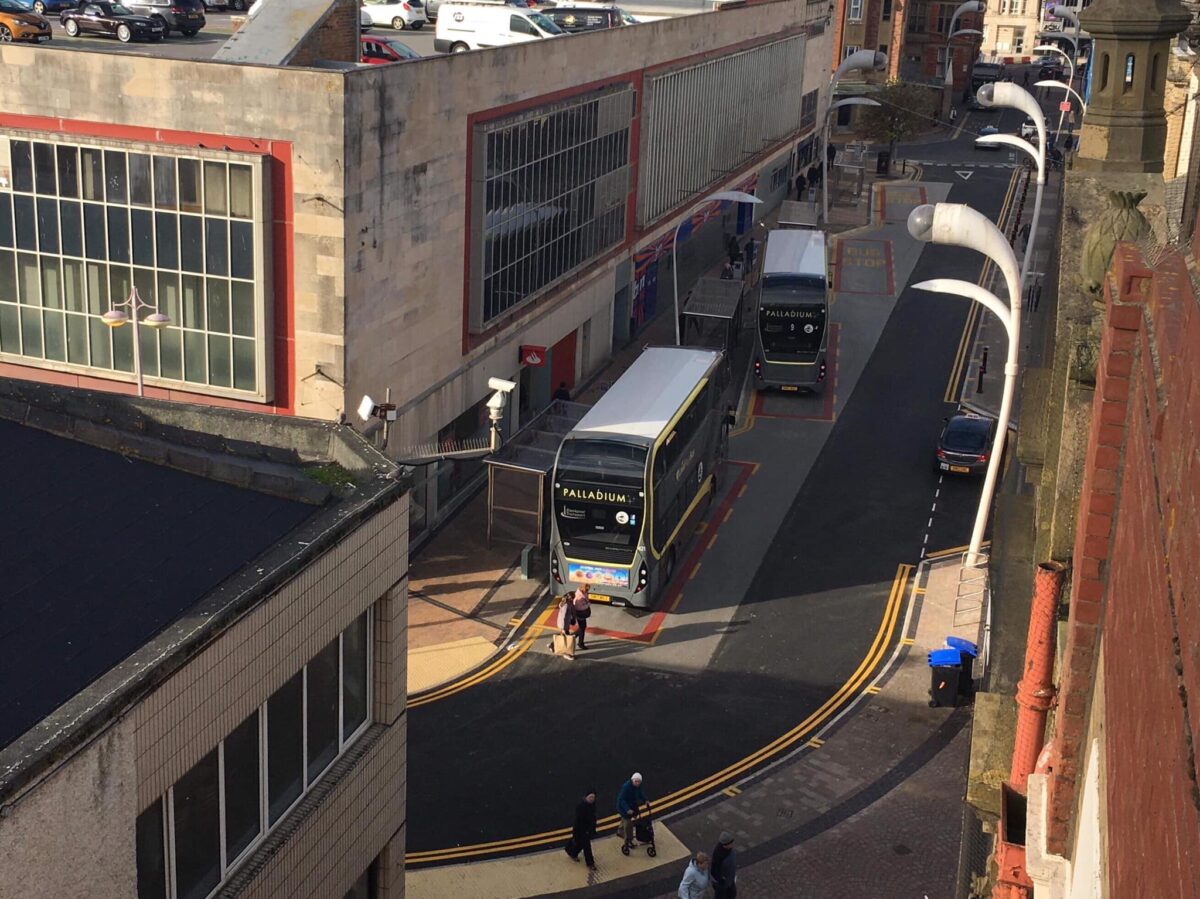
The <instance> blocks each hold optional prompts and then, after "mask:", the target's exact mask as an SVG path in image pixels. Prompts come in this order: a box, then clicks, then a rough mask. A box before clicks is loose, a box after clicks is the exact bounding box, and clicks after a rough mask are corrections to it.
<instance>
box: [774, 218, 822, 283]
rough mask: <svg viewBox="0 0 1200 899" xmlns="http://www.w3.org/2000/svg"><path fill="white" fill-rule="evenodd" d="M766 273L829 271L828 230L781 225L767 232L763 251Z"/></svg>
mask: <svg viewBox="0 0 1200 899" xmlns="http://www.w3.org/2000/svg"><path fill="white" fill-rule="evenodd" d="M762 273H763V276H764V277H766V276H767V275H790V274H805V275H820V276H821V277H822V278H824V277H825V274H826V262H825V232H824V231H808V230H803V229H799V228H790V229H781V230H778V231H771V232H770V233H769V234H767V250H766V252H765V253H763V270H762Z"/></svg>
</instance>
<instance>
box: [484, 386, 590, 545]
mask: <svg viewBox="0 0 1200 899" xmlns="http://www.w3.org/2000/svg"><path fill="white" fill-rule="evenodd" d="M589 408H591V407H590V406H589V405H588V404H587V403H571V402H567V401H566V400H555V401H554V402H552V403H551V404H550V405H549V406H547V407H546V408H545V410H543V411H542V412H541V413H539V414H538V415H537V417H536V418H534V419H533V421H531V422H529V424H527V425H525V427H523V428H521V430H519V431H517V433H515V434H514V435H513V436H512V437H511V438H509V439H508V440H506V441H505V443H504V445H503V446H502V447H500V450H499V452H496V453H492V454H491V455H490V456H488V457H486V458H485V459H484V460H483V461H484V462H485V463H486V464H487V470H488V524H487V541H488V546H491V545H492V541H493V540H501V541H505V542H512V543H520V544H522V545H525V546H545V545H546V543H547V541H548V540H549V537H550V535H549V531H548V529H547V528H546V516H547V513H548V510H549V494H550V475H551V473H552V472H553V471H554V460H555V457H556V456H557V455H558V447H559V446H560V445H561V444H562V441H563V438H564V437H565V436H566V435H567V434H568V433H570V431H571V429H572V428H574V427H575V425H577V424H578V423H579V421H580V419H582V418H583V415H584V413H585V412H587V410H588V409H589Z"/></svg>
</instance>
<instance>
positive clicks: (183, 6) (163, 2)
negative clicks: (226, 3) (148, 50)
mask: <svg viewBox="0 0 1200 899" xmlns="http://www.w3.org/2000/svg"><path fill="white" fill-rule="evenodd" d="M125 6H126V7H127V8H128V9H129V11H130V12H132V13H135V14H136V15H139V16H147V17H149V18H151V19H158V20H159V21H160V22H162V26H163V35H164V36H166V35H168V34H170V33H171V32H172V31H178V32H179V33H180V34H182V35H183V36H184V37H195V36H196V35H197V34H199V33H200V29H201V28H203V27H204V25H205V23H206V21H207V20H206V19H205V18H204V4H203V3H202V2H201V0H125Z"/></svg>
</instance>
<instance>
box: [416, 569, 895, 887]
mask: <svg viewBox="0 0 1200 899" xmlns="http://www.w3.org/2000/svg"><path fill="white" fill-rule="evenodd" d="M912 572H913V566H912V565H899V566H897V569H896V576H895V578H894V579H893V581H892V589H891V593H890V594H889V597H888V604H887V606H886V607H885V609H884V615H883V618H882V619H881V620H880V623H879V629H878V630H877V631H876V633H875V639H874V641H873V642H872V643H871V647H870V649H869V650H868V651H867V654H866V655H865V656H864V657H863V659H862V661H861V662H860V663H859V665H858V668H857V669H855V671H854V673H853V674H852V675H851V676H850V677H849V678H848V679H847V680H846V681H845V683H843V684H842V686H841V687H839V688H838V689H837V691H836V692H835V693H834V694H833V695H832V696H830V697H829V699H827V700H826V701H825V702H824V703H823V704H822V705H821V706H820V708H818V709H817V710H816V711H814V712H813V713H812V714H811V715H809V716H808V717H807V718H805V719H804V720H803V721H801V722H800V723H799V724H797V725H796V726H795V727H793V728H792V729H791V730H789V731H788V732H787V733H784V734H782V735H781V736H779V737H777V738H776V739H775V740H772V741H771V742H770V743H768V744H767V745H766V746H763V747H762V748H760V749H758V750H756V751H755V752H753V753H751V754H750V755H748V756H746V757H745V758H743V759H741V760H740V761H737V762H734V763H733V764H731V765H728V766H727V767H725V768H723V769H721V770H720V771H717V772H715V773H713V774H710V775H709V776H708V777H705V778H704V779H703V780H699V781H697V782H696V783H694V784H691V785H690V786H687V787H683V788H682V789H679V790H676V791H675V792H674V793H671V794H670V795H668V796H664V797H663V798H661V799H659V800H658V801H657V802H655V803H654V807H655V809H656V810H657V811H658V813H659V814H660V815H661V814H662V813H663V812H665V811H667V810H668V809H670V808H673V807H675V806H677V805H681V804H683V803H685V802H687V801H688V800H690V799H693V798H695V797H697V796H699V795H702V794H704V793H706V792H708V791H709V790H711V789H713V788H715V787H717V785H718V784H720V783H722V782H724V781H728V780H730V779H733V778H735V777H738V776H740V775H742V774H743V773H745V772H746V771H749V770H751V769H752V768H754V767H755V766H757V765H759V764H761V763H762V762H764V761H766V760H767V759H769V758H771V757H772V756H775V755H778V754H780V753H781V752H783V751H784V750H786V749H788V748H789V747H791V746H794V745H795V744H797V743H798V742H799V741H800V740H801V739H803V738H804V737H805V736H807V735H808V734H810V733H812V732H813V731H814V730H816V729H817V727H819V726H820V725H821V724H822V723H823V722H824V721H826V720H828V719H829V718H831V717H832V716H833V715H834V714H835V713H836V712H837V711H838V709H839V708H841V707H842V706H843V705H845V704H846V703H847V702H848V701H849V700H850V699H851V697H852V696H854V695H855V694H856V693H857V691H858V690H859V689H860V688H861V687H862V685H863V684H864V683H865V682H866V681H867V679H868V677H869V676H870V674H871V672H872V671H873V670H874V669H875V668H876V666H878V664H879V663H880V661H882V659H883V657H884V654H885V652H886V650H887V647H888V644H889V643H890V642H891V638H892V634H893V633H894V632H895V629H896V621H897V619H898V617H899V612H900V608H901V607H902V605H903V597H904V594H905V589H904V588H905V586H906V585H907V583H908V579H909V578H910V577H911V575H912ZM547 613H549V609H547ZM598 824H599V828H600V829H601V830H611V829H612V828H614V827H616V825H617V816H616V815H609V816H607V817H606V818H603V819H601V820H600V821H599V822H598ZM569 834H570V828H559V829H558V830H553V831H546V832H545V833H540V834H530V835H528V836H523V837H511V838H509V839H504V840H494V841H492V842H488V843H476V844H473V845H468V846H457V847H454V848H449V849H434V850H430V851H427V852H414V853H410V854H409V855H407V856H405V861H406V862H407V863H410V864H424V863H429V862H437V861H450V860H452V859H465V858H469V857H472V856H481V855H494V854H497V853H501V852H510V851H516V850H518V849H530V848H533V847H536V846H546V845H549V844H552V843H556V842H558V841H560V840H562V839H565V838H566V837H567V836H568V835H569Z"/></svg>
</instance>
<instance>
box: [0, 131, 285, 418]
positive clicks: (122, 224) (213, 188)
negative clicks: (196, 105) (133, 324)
mask: <svg viewBox="0 0 1200 899" xmlns="http://www.w3.org/2000/svg"><path fill="white" fill-rule="evenodd" d="M10 149H11V158H12V178H11V192H9V191H3V192H0V250H2V249H4V248H11V249H19V250H23V251H25V252H26V253H28V254H29V263H28V264H29V265H30V266H32V268H27V269H25V270H24V271H25V272H26V273H28V272H32V271H41V272H43V273H47V272H49V273H51V274H50V275H49V276H48V277H43V278H41V279H40V280H33V279H32V276H30V277H29V278H27V279H26V280H24V281H23V282H22V285H23V286H24V287H25V288H27V291H26V292H25V293H22V292H20V291H18V290H17V289H16V288H15V286H13V285H7V284H6V283H5V282H4V280H3V275H4V270H3V268H2V267H0V352H3V353H6V354H10V355H14V356H20V357H23V360H22V361H26V360H28V361H36V360H48V361H50V362H55V363H67V364H71V365H78V366H82V367H85V368H88V369H100V370H102V371H103V370H108V371H122V372H128V373H132V372H133V353H132V351H131V347H132V337H131V336H130V335H128V334H124V333H123V332H125V331H129V330H132V329H130V328H117V329H112V330H110V329H109V328H106V327H104V326H103V325H102V323H101V322H100V316H102V315H103V314H104V313H105V312H107V311H108V310H109V309H110V308H111V303H114V302H122V301H124V300H125V299H127V298H128V294H129V288H130V286H132V285H133V284H136V285H137V287H138V294H139V296H140V297H141V299H142V300H143V301H145V302H148V303H152V304H156V305H158V307H159V308H160V310H161V311H163V312H165V313H166V314H168V315H170V316H171V325H170V327H168V328H166V329H162V330H158V331H155V330H152V329H145V332H144V333H143V334H142V342H143V349H144V352H143V361H144V362H145V361H147V360H159V359H169V360H170V364H162V365H160V364H158V363H157V362H154V364H152V365H147V366H146V367H144V368H143V374H144V375H145V376H146V378H147V380H149V381H150V382H152V383H153V382H154V381H155V380H156V379H157V380H161V381H166V382H171V383H170V384H169V385H168V386H180V385H182V386H185V387H187V388H189V389H199V390H201V391H205V390H209V389H215V390H220V391H239V392H242V393H245V394H250V395H251V396H248V397H247V398H257V397H259V396H263V395H265V391H264V385H263V375H264V370H265V352H266V335H264V334H263V333H261V332H262V331H263V327H262V324H261V322H262V321H263V320H264V315H263V314H261V311H262V310H263V309H265V302H266V301H265V298H264V296H263V291H262V287H261V285H260V284H258V283H257V282H256V280H255V277H256V274H257V273H258V272H259V271H261V269H262V266H261V264H260V263H259V262H258V261H257V258H256V257H257V256H258V254H259V253H260V252H261V251H260V249H259V248H260V246H261V245H262V241H263V233H264V228H265V222H264V217H263V213H262V212H261V202H260V201H259V200H257V199H256V194H257V190H256V187H255V177H254V167H253V166H251V165H250V164H247V163H240V162H233V161H228V160H210V159H204V160H200V159H193V158H188V157H177V156H171V155H165V154H153V153H137V152H130V151H126V150H121V149H111V148H103V149H101V148H96V147H86V146H76V145H70V144H54V143H47V142H41V141H31V140H21V139H16V138H14V139H12V140H11V143H10ZM81 198H82V200H84V202H83V203H82V204H80V203H79V202H78V201H79V199H81ZM180 211H182V212H183V213H190V214H184V215H180V214H179V213H180ZM83 260H91V261H93V262H95V263H97V264H99V265H100V266H101V268H100V269H97V270H96V274H97V275H101V271H102V270H103V267H104V266H108V265H110V264H113V263H115V264H116V265H117V266H121V268H114V269H113V273H114V274H113V278H112V279H110V278H108V277H105V276H103V275H101V276H100V277H97V278H90V279H87V280H85V281H83V282H82V283H81V284H80V286H79V293H78V294H77V299H78V301H79V302H78V303H77V305H76V306H75V307H70V306H68V307H66V308H63V306H62V303H61V302H60V300H61V296H60V293H61V289H62V288H61V282H60V280H59V279H58V278H57V277H56V276H55V274H53V273H57V272H60V271H66V270H71V271H79V270H82V269H81V266H82V263H83ZM3 264H4V263H3V261H0V266H3ZM130 264H132V265H135V266H139V267H141V268H142V269H144V275H145V277H144V283H146V284H147V285H149V287H148V288H146V289H143V286H142V284H143V280H139V279H138V278H137V277H136V275H135V276H134V279H133V281H132V282H131V281H130V279H129V276H128V274H127V273H128V269H126V268H124V266H128V265H130ZM187 274H194V275H197V276H200V279H199V280H198V281H197V283H196V286H197V287H198V289H199V293H200V296H199V297H198V298H197V299H198V301H199V302H200V303H201V304H210V305H212V306H215V307H217V308H218V309H221V308H224V309H225V310H226V312H225V314H224V316H217V317H216V318H214V319H213V324H214V325H215V326H216V327H213V326H210V325H209V324H206V323H205V322H204V321H203V319H200V318H193V319H190V320H188V321H183V320H181V319H180V318H178V317H177V316H175V315H173V314H172V313H171V312H170V311H168V309H167V308H166V304H167V303H168V301H169V300H170V299H172V298H173V297H176V296H177V295H178V293H179V290H180V287H179V284H180V278H181V277H187ZM164 287H165V288H166V292H167V293H168V294H169V296H168V295H165V294H164V290H163V288H164ZM230 296H236V297H237V299H238V303H239V308H238V310H237V313H238V318H237V328H236V330H234V331H233V332H232V333H231V331H230V327H229V322H228V320H229V313H228V306H229V302H230V300H229V298H230ZM22 305H27V306H39V307H43V308H46V309H63V312H62V313H55V314H53V315H48V314H42V315H35V314H33V313H32V312H25V313H21V312H20V311H19V310H18V309H17V308H15V307H18V306H22ZM147 314H149V310H147V311H146V312H143V317H144V316H145V315H147ZM222 325H223V327H221V326H222Z"/></svg>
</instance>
